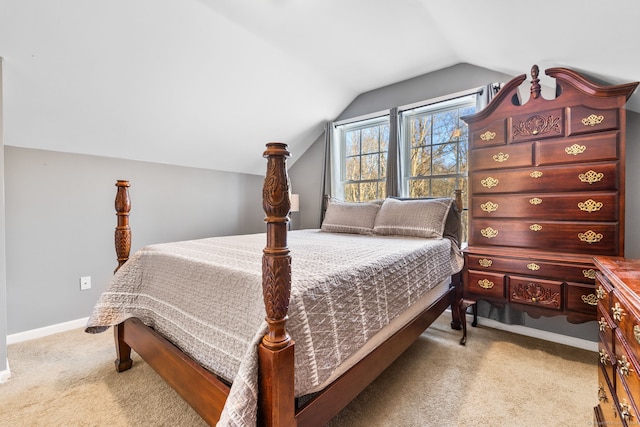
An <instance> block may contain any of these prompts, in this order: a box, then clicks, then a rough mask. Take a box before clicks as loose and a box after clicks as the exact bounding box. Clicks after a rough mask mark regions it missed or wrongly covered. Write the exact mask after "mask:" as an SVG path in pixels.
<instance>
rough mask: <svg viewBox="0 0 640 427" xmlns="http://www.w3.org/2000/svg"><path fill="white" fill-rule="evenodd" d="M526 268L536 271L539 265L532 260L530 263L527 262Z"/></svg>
mask: <svg viewBox="0 0 640 427" xmlns="http://www.w3.org/2000/svg"><path fill="white" fill-rule="evenodd" d="M527 268H528V269H529V270H531V271H537V270H540V266H539V265H538V264H536V263H535V262H532V263H531V264H527Z"/></svg>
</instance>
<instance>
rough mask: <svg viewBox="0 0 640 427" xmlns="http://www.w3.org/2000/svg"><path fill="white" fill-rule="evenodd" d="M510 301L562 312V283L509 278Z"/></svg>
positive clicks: (529, 278) (526, 278)
mask: <svg viewBox="0 0 640 427" xmlns="http://www.w3.org/2000/svg"><path fill="white" fill-rule="evenodd" d="M509 301H511V302H517V303H520V304H529V305H535V306H538V307H544V308H548V309H553V310H562V282H556V281H552V280H542V279H534V278H532V277H521V276H509Z"/></svg>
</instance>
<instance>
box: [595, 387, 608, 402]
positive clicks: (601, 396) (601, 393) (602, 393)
mask: <svg viewBox="0 0 640 427" xmlns="http://www.w3.org/2000/svg"><path fill="white" fill-rule="evenodd" d="M598 401H600V402H607V401H609V398H608V397H607V392H606V391H605V389H604V387H603V386H602V384H600V385H599V386H598Z"/></svg>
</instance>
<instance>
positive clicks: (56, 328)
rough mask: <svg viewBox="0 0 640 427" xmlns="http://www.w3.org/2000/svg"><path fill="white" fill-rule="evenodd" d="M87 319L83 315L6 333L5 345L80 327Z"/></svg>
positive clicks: (84, 324)
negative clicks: (36, 327) (78, 317)
mask: <svg viewBox="0 0 640 427" xmlns="http://www.w3.org/2000/svg"><path fill="white" fill-rule="evenodd" d="M87 320H89V318H88V317H85V318H83V319H77V320H70V321H68V322H64V323H58V324H56V325H51V326H45V327H43V328H38V329H31V330H30V331H24V332H18V333H16V334H11V335H7V345H11V344H16V343H19V342H23V341H29V340H33V339H36V338H42V337H46V336H49V335H53V334H57V333H60V332H66V331H70V330H72V329H77V328H82V327H84V326H86V324H87ZM0 374H1V372H0Z"/></svg>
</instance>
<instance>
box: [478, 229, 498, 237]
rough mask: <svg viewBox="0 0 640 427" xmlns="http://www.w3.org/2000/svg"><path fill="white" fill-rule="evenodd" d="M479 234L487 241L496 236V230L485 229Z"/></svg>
mask: <svg viewBox="0 0 640 427" xmlns="http://www.w3.org/2000/svg"><path fill="white" fill-rule="evenodd" d="M480 234H482V236H483V237H486V238H487V239H493V238H494V237H496V236H497V235H498V230H494V229H493V228H491V227H487V228H483V229H482V230H480Z"/></svg>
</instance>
